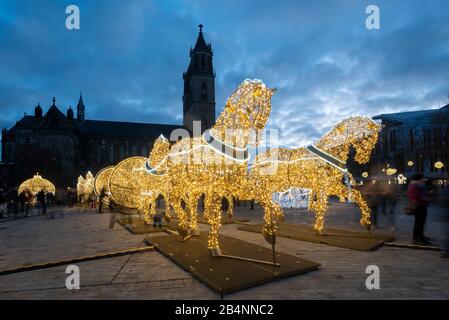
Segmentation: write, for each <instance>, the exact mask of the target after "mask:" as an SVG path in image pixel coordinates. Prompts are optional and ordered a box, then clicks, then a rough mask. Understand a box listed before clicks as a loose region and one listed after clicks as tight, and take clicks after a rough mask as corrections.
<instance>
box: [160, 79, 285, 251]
mask: <svg viewBox="0 0 449 320" xmlns="http://www.w3.org/2000/svg"><path fill="white" fill-rule="evenodd" d="M273 92H274V90H272V89H269V88H267V87H266V86H265V84H264V83H263V82H262V81H260V80H245V81H243V83H242V84H241V85H240V86H239V88H238V89H237V90H236V91H235V92H234V93H233V94H232V95H231V97H230V98H229V99H228V100H227V102H226V105H225V108H224V110H223V112H222V114H221V115H220V117H219V118H218V119H217V122H216V124H215V125H214V126H213V128H212V129H211V130H210V131H209V132H206V133H205V134H203V136H201V137H196V138H185V139H182V140H180V141H178V142H177V143H176V144H175V145H174V146H173V147H172V148H171V150H170V152H169V154H168V156H167V179H168V181H169V183H170V184H171V191H170V203H171V205H172V207H173V209H174V210H175V212H176V214H177V216H178V218H179V224H178V232H179V234H180V235H181V236H183V237H186V236H187V235H189V234H190V235H192V234H198V233H199V230H198V223H197V206H198V200H199V199H200V198H201V196H202V195H203V194H204V196H205V197H204V216H205V217H206V218H207V219H208V222H209V224H210V231H209V238H208V248H209V250H210V252H211V254H212V255H215V256H221V255H222V253H221V250H220V247H219V242H218V229H219V227H220V222H221V202H222V199H223V197H229V196H230V195H232V196H235V197H238V198H240V199H256V201H257V202H259V203H260V204H261V206H262V207H263V208H264V213H265V215H264V219H265V224H264V228H263V233H264V236H265V238H266V239H267V240H268V241H270V242H271V243H274V241H275V240H274V239H275V230H276V227H277V217H278V215H277V214H276V212H279V214H281V213H282V212H281V210H280V208H279V206H278V205H276V204H275V203H274V202H273V201H272V199H271V194H270V195H268V194H265V193H262V192H261V190H262V188H260V187H259V186H251V185H250V184H249V183H247V170H248V160H249V153H248V145H250V144H252V145H254V144H255V142H254V141H256V139H255V136H258V135H260V132H259V131H260V130H261V129H263V128H264V126H265V124H266V122H267V120H268V116H269V114H270V111H271V96H272V95H273ZM258 192H260V193H258ZM184 199H185V202H186V204H187V206H186V209H188V210H184V208H183V207H182V205H181V203H182V201H183V200H184ZM274 208H278V210H275V209H274Z"/></svg>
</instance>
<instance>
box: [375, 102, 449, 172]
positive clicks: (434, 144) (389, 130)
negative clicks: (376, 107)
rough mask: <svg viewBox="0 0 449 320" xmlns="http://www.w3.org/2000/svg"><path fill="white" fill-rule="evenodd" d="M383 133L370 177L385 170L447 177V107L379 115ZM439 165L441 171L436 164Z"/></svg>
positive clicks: (448, 152)
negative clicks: (438, 163) (440, 165)
mask: <svg viewBox="0 0 449 320" xmlns="http://www.w3.org/2000/svg"><path fill="white" fill-rule="evenodd" d="M373 119H374V120H380V121H381V124H382V130H381V132H380V135H379V140H378V142H377V145H376V148H375V150H374V153H373V156H372V158H371V161H370V163H369V166H368V167H369V168H368V171H369V172H368V173H369V175H370V176H371V177H376V176H377V177H378V176H382V175H385V173H384V172H385V171H386V168H387V167H390V168H394V169H396V170H397V174H400V173H402V174H403V175H405V176H406V177H407V176H410V175H411V174H413V173H415V172H422V173H424V175H425V176H426V177H427V178H429V179H436V180H445V179H447V178H448V171H449V170H448V165H449V105H446V106H444V107H442V108H440V109H432V110H422V111H413V112H399V113H391V114H381V115H378V116H376V117H374V118H373ZM437 162H440V163H442V164H443V167H442V168H437V167H438V165H437V166H435V164H436V163H437Z"/></svg>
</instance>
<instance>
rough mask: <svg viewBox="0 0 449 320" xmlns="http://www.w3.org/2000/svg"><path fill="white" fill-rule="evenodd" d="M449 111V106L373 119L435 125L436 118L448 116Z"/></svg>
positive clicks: (388, 114) (380, 116) (383, 115)
mask: <svg viewBox="0 0 449 320" xmlns="http://www.w3.org/2000/svg"><path fill="white" fill-rule="evenodd" d="M448 111H449V105H446V106H444V107H442V108H439V109H430V110H418V111H406V112H396V113H387V114H380V115H378V116H375V117H373V119H375V120H385V121H390V122H393V123H398V124H402V123H420V124H425V123H435V118H438V117H441V116H442V115H443V114H445V115H447V112H448Z"/></svg>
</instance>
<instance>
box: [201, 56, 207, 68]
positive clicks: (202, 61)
mask: <svg viewBox="0 0 449 320" xmlns="http://www.w3.org/2000/svg"><path fill="white" fill-rule="evenodd" d="M205 66H206V64H205V63H204V55H201V67H203V69H204V67H205Z"/></svg>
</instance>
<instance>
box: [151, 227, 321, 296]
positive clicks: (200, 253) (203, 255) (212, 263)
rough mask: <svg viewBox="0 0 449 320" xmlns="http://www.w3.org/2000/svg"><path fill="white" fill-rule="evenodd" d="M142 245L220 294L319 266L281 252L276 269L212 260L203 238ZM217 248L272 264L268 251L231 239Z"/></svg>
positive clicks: (172, 238)
mask: <svg viewBox="0 0 449 320" xmlns="http://www.w3.org/2000/svg"><path fill="white" fill-rule="evenodd" d="M145 241H146V243H147V244H148V245H154V246H155V248H156V250H158V251H159V252H161V253H162V254H164V255H165V256H167V257H168V258H170V259H171V260H172V261H173V262H175V263H176V264H178V265H179V266H180V267H181V268H183V269H185V270H186V271H189V272H191V273H192V275H193V276H194V277H195V278H197V279H198V280H199V281H201V282H203V283H204V284H205V285H207V286H208V287H210V288H211V289H212V290H214V291H216V292H219V293H222V294H224V293H232V292H235V291H238V290H242V289H247V288H251V287H254V286H258V285H261V284H264V283H267V282H270V281H273V280H276V279H279V278H285V277H289V276H293V275H297V274H301V273H305V272H308V271H312V270H316V269H318V267H319V266H320V264H318V263H316V262H313V261H308V260H305V259H301V258H297V257H294V256H290V255H287V254H284V253H282V252H276V255H277V257H276V260H277V262H279V263H280V266H274V265H267V264H262V263H257V262H250V261H242V260H236V259H230V258H226V257H212V256H211V255H210V254H209V250H208V249H207V235H205V234H204V235H201V236H198V237H192V238H191V239H189V240H187V241H183V242H181V241H179V238H177V237H176V236H170V235H167V236H157V237H147V238H146V239H145ZM220 247H221V250H222V252H223V254H227V255H234V256H242V257H244V258H250V259H257V260H264V261H272V258H273V255H272V250H271V249H268V248H265V247H261V246H258V245H255V244H252V243H248V242H245V241H242V240H238V239H234V238H231V237H226V236H220Z"/></svg>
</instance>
